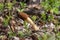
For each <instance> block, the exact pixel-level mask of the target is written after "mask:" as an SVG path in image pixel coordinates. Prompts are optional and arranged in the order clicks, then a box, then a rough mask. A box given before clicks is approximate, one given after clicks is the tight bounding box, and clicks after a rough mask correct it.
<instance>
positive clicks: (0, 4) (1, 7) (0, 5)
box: [0, 3, 4, 11]
mask: <svg viewBox="0 0 60 40" xmlns="http://www.w3.org/2000/svg"><path fill="white" fill-rule="evenodd" d="M3 7H4V5H3V3H0V11H2V10H3Z"/></svg>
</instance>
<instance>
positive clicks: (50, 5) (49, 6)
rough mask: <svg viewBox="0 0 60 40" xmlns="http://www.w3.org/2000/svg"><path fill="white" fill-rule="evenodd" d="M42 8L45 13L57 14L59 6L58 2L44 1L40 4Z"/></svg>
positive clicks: (53, 0)
mask: <svg viewBox="0 0 60 40" xmlns="http://www.w3.org/2000/svg"><path fill="white" fill-rule="evenodd" d="M41 5H42V7H44V9H45V10H46V11H49V10H50V11H51V12H52V13H55V14H58V12H59V9H58V8H59V6H60V0H45V1H43V2H42V3H41Z"/></svg>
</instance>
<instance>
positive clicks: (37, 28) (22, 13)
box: [17, 9, 39, 31]
mask: <svg viewBox="0 0 60 40" xmlns="http://www.w3.org/2000/svg"><path fill="white" fill-rule="evenodd" d="M17 11H18V12H20V11H19V9H17ZM19 15H20V16H21V17H22V18H23V19H24V20H26V21H28V22H29V23H30V24H31V25H32V28H33V30H34V31H38V30H39V27H37V25H36V24H35V23H34V22H33V21H32V20H31V19H30V18H29V15H27V14H26V13H24V12H20V13H19Z"/></svg>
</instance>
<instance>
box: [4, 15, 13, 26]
mask: <svg viewBox="0 0 60 40" xmlns="http://www.w3.org/2000/svg"><path fill="white" fill-rule="evenodd" d="M6 17H7V18H4V21H3V25H4V26H8V24H9V20H10V18H11V17H12V16H6Z"/></svg>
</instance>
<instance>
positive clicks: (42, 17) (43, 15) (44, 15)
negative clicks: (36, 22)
mask: <svg viewBox="0 0 60 40" xmlns="http://www.w3.org/2000/svg"><path fill="white" fill-rule="evenodd" d="M41 19H42V20H43V21H46V14H45V12H43V13H42V14H41Z"/></svg>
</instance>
